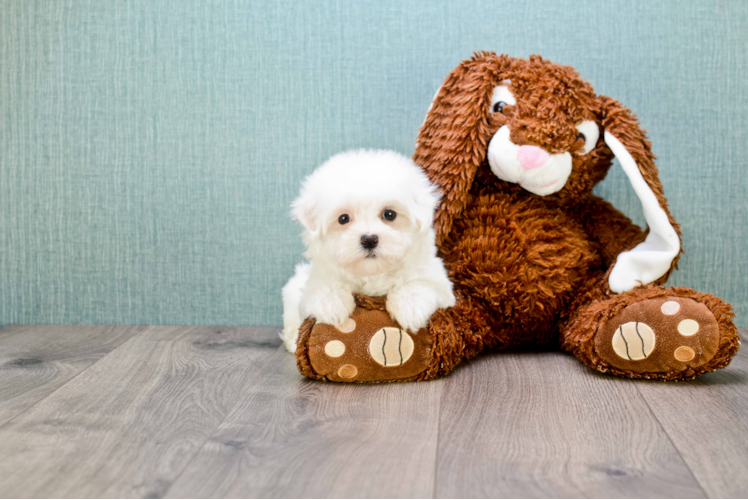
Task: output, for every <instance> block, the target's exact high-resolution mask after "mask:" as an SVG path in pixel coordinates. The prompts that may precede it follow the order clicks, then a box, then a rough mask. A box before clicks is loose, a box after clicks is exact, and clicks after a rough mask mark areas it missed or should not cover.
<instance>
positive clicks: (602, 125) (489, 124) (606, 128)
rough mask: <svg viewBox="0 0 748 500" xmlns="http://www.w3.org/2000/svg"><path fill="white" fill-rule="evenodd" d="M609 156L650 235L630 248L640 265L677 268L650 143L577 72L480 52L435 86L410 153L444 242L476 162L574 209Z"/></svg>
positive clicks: (658, 270)
mask: <svg viewBox="0 0 748 500" xmlns="http://www.w3.org/2000/svg"><path fill="white" fill-rule="evenodd" d="M614 155H615V156H616V157H618V159H619V162H620V163H621V166H622V168H623V169H624V171H625V172H626V174H627V176H628V178H629V179H630V181H631V184H632V186H633V187H634V190H635V192H636V194H637V195H638V196H639V198H640V200H641V202H642V207H643V210H644V215H645V218H646V220H647V223H648V225H649V228H650V233H649V235H648V237H647V241H645V242H644V243H642V244H640V245H639V246H638V247H637V248H635V249H633V250H632V251H631V252H634V251H638V252H639V253H637V254H636V255H635V257H637V259H638V262H639V263H640V264H642V265H645V266H651V267H652V272H651V273H650V274H652V275H653V276H654V275H657V276H656V277H655V278H653V280H654V279H657V278H659V277H660V276H662V275H664V274H666V273H667V272H668V271H669V270H670V268H671V267H672V266H673V265H674V262H675V260H676V258H677V256H678V254H679V252H680V235H679V233H678V231H677V227H678V226H677V224H676V223H675V221H674V220H673V218H672V216H671V215H670V212H669V210H668V205H667V201H666V200H665V197H664V195H663V190H662V185H661V183H660V180H659V177H658V172H657V168H656V167H655V164H654V156H653V155H652V152H651V149H650V143H649V142H648V141H647V138H646V135H645V132H644V131H643V130H642V129H641V128H640V126H639V124H638V123H637V121H636V117H635V116H634V115H633V113H631V112H630V111H629V110H628V109H626V108H625V107H624V106H622V105H621V104H619V103H618V102H617V101H615V100H614V99H611V98H609V97H605V96H598V95H596V94H595V93H594V91H593V89H592V87H591V86H590V85H589V84H588V83H586V82H585V81H583V80H582V79H581V78H580V77H579V74H578V73H577V72H576V71H575V70H574V69H573V68H571V67H568V66H561V65H558V64H553V63H551V62H549V61H547V60H544V59H542V58H541V57H539V56H531V57H530V58H529V60H528V59H515V58H511V57H508V56H505V55H502V56H497V55H496V54H494V53H487V52H481V53H477V54H476V55H475V56H474V57H473V58H472V59H470V60H467V61H465V62H463V63H462V64H460V65H459V66H458V67H457V68H456V69H455V70H454V71H452V73H450V74H449V76H448V77H447V79H446V80H445V81H444V83H443V84H442V86H441V88H440V89H439V91H438V92H437V95H436V97H435V98H434V101H433V103H432V106H431V109H430V110H429V113H428V115H427V117H426V120H425V122H424V124H423V126H422V127H421V131H420V134H419V137H418V142H417V148H416V154H415V157H414V159H415V161H416V163H418V164H419V165H421V166H423V167H424V169H425V171H426V173H427V175H428V176H429V177H430V178H431V180H432V181H433V182H434V183H436V184H437V185H438V186H439V187H440V188H441V190H442V193H443V195H444V196H443V201H442V204H441V206H440V207H439V210H438V211H437V214H436V218H435V228H436V232H437V241H438V242H439V243H441V242H442V241H444V238H446V236H447V235H448V234H449V231H450V229H451V227H452V221H453V220H454V218H455V217H458V216H459V215H460V213H461V212H462V210H463V209H464V207H465V203H466V201H467V198H468V193H469V191H470V188H471V186H472V184H473V181H474V179H475V177H476V173H477V172H478V170H479V168H480V167H481V166H483V167H486V168H488V169H490V172H492V173H493V175H494V176H495V178H494V180H495V181H496V183H497V184H498V185H501V186H503V187H504V188H505V189H523V190H525V191H527V192H529V193H532V194H533V195H536V196H540V197H543V198H544V199H546V200H548V201H549V202H551V203H554V204H557V205H559V206H572V205H574V204H577V203H581V202H583V201H584V200H585V199H586V198H587V197H588V196H589V195H590V194H591V192H592V188H593V187H594V185H595V184H597V183H598V182H600V181H601V180H603V178H604V177H605V175H606V174H607V172H608V169H609V168H610V165H611V159H612V158H613V156H614ZM501 181H503V182H501ZM626 253H630V252H626ZM621 255H623V254H621ZM619 260H620V258H619ZM614 281H615V280H614V278H613V277H611V288H614V289H615V288H620V289H624V288H627V287H628V285H625V284H623V283H622V281H625V277H622V279H621V280H619V281H621V284H620V285H614Z"/></svg>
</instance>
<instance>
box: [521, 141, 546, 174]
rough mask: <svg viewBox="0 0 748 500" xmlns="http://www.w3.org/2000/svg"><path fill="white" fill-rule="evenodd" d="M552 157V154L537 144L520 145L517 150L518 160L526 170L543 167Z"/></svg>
mask: <svg viewBox="0 0 748 500" xmlns="http://www.w3.org/2000/svg"><path fill="white" fill-rule="evenodd" d="M548 158H550V155H549V154H548V153H546V152H545V151H543V150H542V149H541V148H539V147H537V146H520V147H519V150H518V151H517V160H519V164H520V165H522V168H524V169H525V170H532V169H534V168H538V167H542V166H543V165H545V163H546V162H547V161H548Z"/></svg>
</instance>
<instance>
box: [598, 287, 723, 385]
mask: <svg viewBox="0 0 748 500" xmlns="http://www.w3.org/2000/svg"><path fill="white" fill-rule="evenodd" d="M719 344H720V328H719V324H718V322H717V319H716V318H715V316H714V314H712V312H711V311H710V310H709V308H708V307H707V306H706V305H704V304H702V303H700V302H697V301H695V300H692V299H689V298H682V297H658V298H652V299H647V300H642V301H639V302H635V303H633V304H630V305H628V306H627V307H625V308H624V309H622V310H621V311H620V312H619V313H618V314H617V315H615V316H614V317H612V318H611V319H610V320H608V321H607V322H606V323H604V324H603V325H602V327H601V330H600V331H599V332H598V334H597V335H596V336H595V350H596V351H597V353H598V355H599V356H600V358H602V360H603V361H605V362H606V363H608V364H610V365H611V366H613V367H615V368H618V369H620V370H625V371H629V372H633V373H644V372H648V373H661V372H671V373H672V372H689V371H693V370H695V369H698V368H699V367H703V366H704V365H707V364H708V363H709V362H710V361H711V360H712V359H713V358H714V357H715V355H716V354H717V351H718V350H719Z"/></svg>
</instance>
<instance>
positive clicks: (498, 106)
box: [491, 101, 506, 113]
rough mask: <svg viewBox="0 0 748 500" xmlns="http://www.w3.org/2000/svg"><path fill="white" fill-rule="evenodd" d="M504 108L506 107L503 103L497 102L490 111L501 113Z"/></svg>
mask: <svg viewBox="0 0 748 500" xmlns="http://www.w3.org/2000/svg"><path fill="white" fill-rule="evenodd" d="M504 106H506V103H505V102H504V101H499V102H497V103H496V104H494V105H493V107H492V108H491V111H493V112H494V113H503V112H504Z"/></svg>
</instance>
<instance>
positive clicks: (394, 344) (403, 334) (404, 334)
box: [296, 296, 433, 382]
mask: <svg viewBox="0 0 748 500" xmlns="http://www.w3.org/2000/svg"><path fill="white" fill-rule="evenodd" d="M356 305H357V307H356V309H355V311H354V312H353V314H352V315H351V317H350V318H348V319H347V320H346V321H344V322H343V323H342V324H340V325H328V324H324V323H316V324H315V322H314V319H312V318H309V319H307V320H306V321H305V322H304V324H302V326H301V329H300V332H299V342H298V347H297V349H296V360H297V364H298V367H299V371H300V372H301V373H302V374H303V375H305V376H307V377H310V378H316V379H320V380H328V381H331V382H405V381H412V380H424V379H426V378H431V377H429V376H428V374H427V372H428V370H429V367H430V364H431V362H432V353H433V342H432V340H433V336H432V335H431V334H430V332H429V330H428V328H422V329H421V330H419V331H418V332H408V331H406V330H404V329H402V328H400V326H399V325H398V324H397V323H396V322H395V321H393V320H392V319H391V318H390V316H389V314H387V311H386V310H385V302H384V299H371V298H368V297H361V296H357V297H356Z"/></svg>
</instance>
